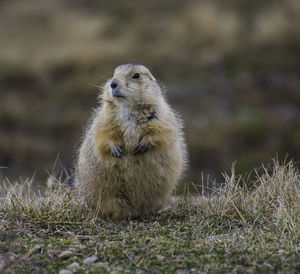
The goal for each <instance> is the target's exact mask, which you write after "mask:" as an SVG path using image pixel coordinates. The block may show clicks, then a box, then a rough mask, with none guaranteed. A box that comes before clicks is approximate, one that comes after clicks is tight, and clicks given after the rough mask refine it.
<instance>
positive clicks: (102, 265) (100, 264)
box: [96, 262, 108, 268]
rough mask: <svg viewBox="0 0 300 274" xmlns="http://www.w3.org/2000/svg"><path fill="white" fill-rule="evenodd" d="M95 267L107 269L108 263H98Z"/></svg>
mask: <svg viewBox="0 0 300 274" xmlns="http://www.w3.org/2000/svg"><path fill="white" fill-rule="evenodd" d="M96 266H97V267H104V268H107V267H108V263H107V262H99V263H96Z"/></svg>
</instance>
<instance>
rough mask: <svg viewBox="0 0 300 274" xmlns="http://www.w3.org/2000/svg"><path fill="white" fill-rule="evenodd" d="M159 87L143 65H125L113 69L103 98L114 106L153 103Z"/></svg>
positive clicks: (158, 93)
mask: <svg viewBox="0 0 300 274" xmlns="http://www.w3.org/2000/svg"><path fill="white" fill-rule="evenodd" d="M160 93H161V91H160V87H159V85H158V84H157V82H156V80H155V78H154V77H153V76H152V74H151V72H150V71H149V70H148V69H147V68H146V67H145V66H143V65H134V64H126V65H120V66H118V67H117V68H115V71H114V75H113V77H112V78H111V79H109V80H108V82H107V83H106V85H105V88H104V97H105V98H106V99H109V101H112V102H114V103H115V104H116V105H119V104H122V105H134V104H137V103H147V104H151V103H155V101H156V98H157V97H158V96H160Z"/></svg>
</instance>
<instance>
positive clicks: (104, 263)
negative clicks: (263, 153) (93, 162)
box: [0, 160, 300, 273]
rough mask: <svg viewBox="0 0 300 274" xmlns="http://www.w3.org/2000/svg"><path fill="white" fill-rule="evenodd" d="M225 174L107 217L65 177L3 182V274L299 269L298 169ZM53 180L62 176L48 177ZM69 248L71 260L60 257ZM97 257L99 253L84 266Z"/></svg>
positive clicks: (0, 242)
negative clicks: (169, 200) (36, 183)
mask: <svg viewBox="0 0 300 274" xmlns="http://www.w3.org/2000/svg"><path fill="white" fill-rule="evenodd" d="M255 172H256V179H255V180H253V181H249V180H247V179H244V178H242V177H240V176H237V175H236V174H235V170H234V166H233V168H232V171H231V174H230V175H224V178H225V183H224V185H223V186H222V188H213V187H212V188H211V189H209V191H208V192H207V193H209V194H207V195H200V193H199V195H191V194H186V195H185V196H182V197H178V198H177V199H176V202H175V205H174V206H173V207H172V208H171V209H169V210H165V211H162V212H160V213H157V214H156V215H151V216H145V217H143V218H140V219H131V220H124V221H122V222H118V223H111V222H108V221H105V220H102V219H100V218H99V217H98V216H97V215H96V214H95V212H93V211H92V210H91V209H90V208H88V207H87V206H86V205H85V204H84V203H83V202H82V201H80V200H79V199H78V198H77V196H76V193H75V191H74V190H70V189H67V188H65V186H64V183H63V182H62V180H61V179H59V180H57V181H56V182H54V184H53V185H54V187H52V188H51V189H48V190H46V191H45V192H43V193H33V192H32V191H31V182H30V181H25V182H23V183H22V184H19V185H17V186H9V184H8V182H7V183H6V187H5V189H6V190H5V191H4V190H3V189H2V190H3V192H6V195H5V197H4V198H3V199H2V201H1V204H0V268H1V267H2V269H0V272H1V271H2V272H4V273H15V272H22V273H32V272H36V273H57V272H58V271H60V270H61V269H67V268H68V266H69V265H70V264H72V263H73V262H77V263H78V264H79V268H77V270H76V271H74V272H75V273H83V272H85V273H110V272H112V271H115V273H117V272H122V273H124V272H126V273H133V272H141V273H144V272H153V273H161V272H164V273H165V272H166V273H174V272H176V273H185V272H193V271H194V272H196V273H199V272H201V271H203V272H209V273H227V272H235V273H259V272H261V273H275V272H281V273H282V272H283V273H295V272H298V271H299V270H300V264H299V262H300V244H299V243H300V230H299V229H300V217H299V216H300V173H299V169H298V168H297V166H296V164H295V163H293V162H292V161H290V162H285V163H281V164H280V163H279V162H278V161H277V160H274V161H273V164H272V165H270V166H269V167H264V166H262V167H261V168H260V169H259V170H256V171H255ZM51 180H55V179H54V178H51ZM64 250H70V251H72V255H71V256H69V257H68V258H65V259H62V258H59V254H60V253H61V252H62V251H64ZM92 255H96V257H97V261H96V262H95V263H93V264H85V263H84V262H83V261H84V259H85V258H87V257H89V256H92Z"/></svg>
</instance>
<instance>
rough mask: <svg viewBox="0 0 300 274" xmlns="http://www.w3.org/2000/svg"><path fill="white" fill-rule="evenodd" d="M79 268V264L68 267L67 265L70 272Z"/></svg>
mask: <svg viewBox="0 0 300 274" xmlns="http://www.w3.org/2000/svg"><path fill="white" fill-rule="evenodd" d="M79 267H80V265H79V263H76V262H75V263H72V264H70V265H68V267H67V268H68V269H69V270H71V271H76V270H77V269H78V268H79Z"/></svg>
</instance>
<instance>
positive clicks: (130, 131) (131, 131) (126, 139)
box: [123, 121, 141, 154]
mask: <svg viewBox="0 0 300 274" xmlns="http://www.w3.org/2000/svg"><path fill="white" fill-rule="evenodd" d="M140 136H141V129H140V128H139V127H138V126H137V124H136V123H134V122H133V121H129V122H127V123H126V124H124V125H123V143H124V149H125V151H126V152H127V153H129V154H132V152H133V150H134V148H135V147H136V146H137V145H138V142H139V141H140Z"/></svg>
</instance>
